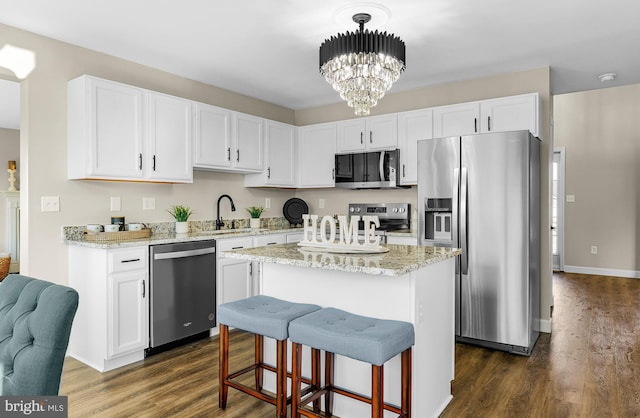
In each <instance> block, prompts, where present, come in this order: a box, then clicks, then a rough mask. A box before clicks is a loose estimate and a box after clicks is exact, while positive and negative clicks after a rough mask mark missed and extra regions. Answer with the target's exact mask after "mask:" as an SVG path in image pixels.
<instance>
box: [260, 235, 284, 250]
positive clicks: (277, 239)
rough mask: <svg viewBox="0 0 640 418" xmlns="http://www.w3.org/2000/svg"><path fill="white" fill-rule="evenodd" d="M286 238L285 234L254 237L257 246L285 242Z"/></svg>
mask: <svg viewBox="0 0 640 418" xmlns="http://www.w3.org/2000/svg"><path fill="white" fill-rule="evenodd" d="M285 241H286V238H285V236H284V234H270V235H260V236H258V237H255V238H254V241H253V242H254V244H255V246H256V247H264V246H265V245H274V244H284V243H285Z"/></svg>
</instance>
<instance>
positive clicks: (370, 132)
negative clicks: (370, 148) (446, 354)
mask: <svg viewBox="0 0 640 418" xmlns="http://www.w3.org/2000/svg"><path fill="white" fill-rule="evenodd" d="M369 143H370V144H373V131H369Z"/></svg>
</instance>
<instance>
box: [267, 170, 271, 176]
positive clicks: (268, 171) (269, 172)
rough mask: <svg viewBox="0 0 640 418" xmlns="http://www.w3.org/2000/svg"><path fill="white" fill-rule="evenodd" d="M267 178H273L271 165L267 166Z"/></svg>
mask: <svg viewBox="0 0 640 418" xmlns="http://www.w3.org/2000/svg"><path fill="white" fill-rule="evenodd" d="M267 178H268V179H270V178H271V167H269V168H267Z"/></svg>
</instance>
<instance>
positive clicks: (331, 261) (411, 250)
mask: <svg viewBox="0 0 640 418" xmlns="http://www.w3.org/2000/svg"><path fill="white" fill-rule="evenodd" d="M384 247H387V248H388V249H389V252H386V253H382V254H336V253H328V252H317V251H310V250H306V249H304V248H303V247H300V246H298V244H297V243H293V244H277V245H269V246H266V247H256V248H245V249H239V250H229V251H224V252H223V253H221V254H222V255H223V256H224V257H229V258H239V259H243V260H252V261H260V262H264V263H275V264H285V265H290V266H298V267H309V268H319V269H325V270H336V271H347V272H354V273H365V274H373V275H385V276H400V275H402V274H405V273H409V272H411V271H415V270H419V269H421V268H423V267H426V266H428V265H430V264H435V263H438V262H440V261H444V260H446V259H448V258H452V257H455V256H456V255H458V254H461V253H462V250H460V249H458V248H444V247H423V246H415V245H394V244H386V245H384Z"/></svg>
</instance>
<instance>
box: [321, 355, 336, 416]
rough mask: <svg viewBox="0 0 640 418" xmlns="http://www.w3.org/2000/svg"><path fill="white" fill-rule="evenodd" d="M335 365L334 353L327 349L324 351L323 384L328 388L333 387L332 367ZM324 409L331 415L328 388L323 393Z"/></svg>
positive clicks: (331, 396) (330, 400) (331, 406)
mask: <svg viewBox="0 0 640 418" xmlns="http://www.w3.org/2000/svg"><path fill="white" fill-rule="evenodd" d="M334 365H335V355H334V354H333V353H330V352H328V351H325V353H324V385H325V386H326V387H328V388H329V389H332V388H333V369H334ZM324 411H325V413H326V414H327V416H328V417H330V416H332V415H333V391H331V390H329V392H328V393H326V394H325V395H324Z"/></svg>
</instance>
